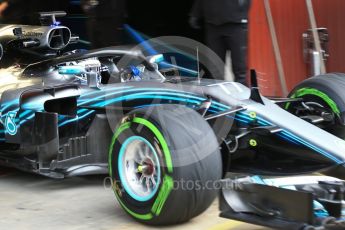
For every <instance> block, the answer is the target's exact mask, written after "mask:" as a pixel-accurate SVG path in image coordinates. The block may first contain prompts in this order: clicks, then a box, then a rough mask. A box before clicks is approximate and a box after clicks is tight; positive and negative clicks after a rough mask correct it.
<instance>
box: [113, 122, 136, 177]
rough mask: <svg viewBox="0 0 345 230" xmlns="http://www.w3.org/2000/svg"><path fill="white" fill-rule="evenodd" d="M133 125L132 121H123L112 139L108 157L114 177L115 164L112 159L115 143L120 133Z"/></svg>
mask: <svg viewBox="0 0 345 230" xmlns="http://www.w3.org/2000/svg"><path fill="white" fill-rule="evenodd" d="M129 127H131V123H130V122H126V123H123V124H122V125H121V126H120V127H119V128H118V129H117V130H116V132H115V134H114V136H113V139H112V140H111V144H110V148H109V159H108V168H109V175H110V176H111V177H113V166H112V165H111V159H112V157H113V156H112V155H113V150H114V144H115V141H116V140H117V138H118V137H119V136H120V134H121V133H122V132H123V131H125V130H126V129H129Z"/></svg>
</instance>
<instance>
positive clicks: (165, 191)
mask: <svg viewBox="0 0 345 230" xmlns="http://www.w3.org/2000/svg"><path fill="white" fill-rule="evenodd" d="M133 122H135V123H138V124H142V125H144V126H146V127H147V128H149V129H150V130H151V131H152V132H153V133H154V134H155V136H156V137H157V139H158V141H159V142H160V144H161V146H162V148H163V153H164V156H165V159H166V166H167V169H168V172H169V173H172V172H173V164H172V159H171V154H170V150H169V147H168V144H167V142H166V141H165V139H164V136H163V134H162V133H161V132H160V131H159V129H158V128H157V127H156V126H155V125H154V124H152V123H151V122H149V121H148V120H145V119H143V118H134V119H133ZM131 124H132V123H131V122H127V123H124V124H122V125H121V126H120V127H119V128H118V129H117V131H116V133H115V134H114V136H113V138H112V142H111V146H110V149H109V174H110V176H111V177H113V175H112V171H113V170H112V165H111V159H112V157H113V156H112V155H113V150H114V144H115V142H116V140H117V138H118V137H119V136H120V134H121V133H122V132H123V131H125V130H126V129H128V128H130V126H131ZM173 185H174V182H173V179H172V178H171V177H170V176H167V175H165V177H164V179H163V185H162V188H161V189H160V191H159V194H158V196H157V199H156V200H155V202H154V204H153V206H152V209H151V211H152V212H153V213H154V214H155V215H156V216H159V215H160V213H161V211H162V209H163V207H164V204H165V202H166V201H167V199H168V197H169V195H170V193H171V191H172V189H173ZM114 193H115V196H116V198H117V200H118V201H119V203H120V205H121V207H122V208H123V209H124V210H125V211H126V212H127V213H128V214H130V215H131V216H133V217H135V218H137V219H139V220H151V219H152V218H153V214H152V213H148V214H137V213H135V212H133V211H131V210H130V209H129V208H127V207H126V206H125V204H124V203H123V202H122V201H121V198H120V197H119V195H118V194H117V192H116V191H114Z"/></svg>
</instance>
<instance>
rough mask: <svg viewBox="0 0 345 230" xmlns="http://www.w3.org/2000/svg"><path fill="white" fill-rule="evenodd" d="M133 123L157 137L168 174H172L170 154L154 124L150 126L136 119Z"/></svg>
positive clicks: (141, 119)
mask: <svg viewBox="0 0 345 230" xmlns="http://www.w3.org/2000/svg"><path fill="white" fill-rule="evenodd" d="M133 122H135V123H138V124H142V125H144V126H146V127H147V128H149V129H150V130H151V131H152V132H153V133H154V134H155V136H156V137H157V139H158V141H159V142H160V144H161V146H162V148H163V153H164V156H165V162H166V166H167V169H168V172H169V173H172V172H173V164H172V159H171V154H170V150H169V147H168V144H167V142H166V141H165V139H164V136H163V134H162V133H161V132H160V131H159V129H158V128H157V127H156V126H155V125H154V124H152V123H151V122H149V121H148V120H145V119H143V118H139V117H136V118H134V119H133Z"/></svg>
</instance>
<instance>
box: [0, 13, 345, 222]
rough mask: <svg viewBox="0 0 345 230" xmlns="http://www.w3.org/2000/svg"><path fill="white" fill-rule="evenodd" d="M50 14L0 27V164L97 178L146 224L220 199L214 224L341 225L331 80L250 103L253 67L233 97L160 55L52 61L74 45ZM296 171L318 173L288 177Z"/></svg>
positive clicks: (343, 99)
mask: <svg viewBox="0 0 345 230" xmlns="http://www.w3.org/2000/svg"><path fill="white" fill-rule="evenodd" d="M61 15H63V13H61V12H55V13H42V14H41V17H42V23H43V24H42V25H41V26H24V25H1V26H0V43H1V54H2V55H1V56H2V60H1V69H0V81H1V86H0V96H1V101H0V106H1V125H0V164H1V165H3V166H7V167H14V168H17V169H20V170H23V171H27V172H31V173H36V174H40V175H43V176H47V177H51V178H55V179H62V178H65V177H73V176H84V175H92V174H108V173H109V174H110V176H111V179H112V185H113V186H112V187H113V190H114V192H115V195H116V197H117V199H118V201H119V203H120V204H121V206H122V207H123V209H124V210H125V211H126V212H127V213H128V214H129V215H130V216H132V217H133V218H134V219H136V220H138V221H140V222H142V223H145V224H149V225H170V224H178V223H182V222H185V221H188V220H189V219H191V218H193V217H195V216H198V215H199V214H201V213H202V212H204V211H205V210H206V209H207V208H208V207H209V206H210V205H211V203H212V202H213V201H214V199H215V198H216V197H217V195H218V194H219V193H221V195H220V200H221V207H220V209H221V216H223V217H226V218H231V219H237V220H242V221H246V222H250V223H255V224H260V225H265V226H269V227H275V228H281V229H344V223H343V221H342V218H343V217H344V212H343V210H344V209H343V203H344V195H345V186H344V182H343V181H342V180H341V179H344V178H345V141H344V140H343V139H344V138H345V132H344V127H345V126H344V125H345V120H344V119H345V116H344V114H345V95H343V94H344V91H343V86H344V85H345V76H344V75H342V74H329V75H326V76H319V77H314V78H311V79H308V80H307V81H305V82H303V83H301V84H300V85H299V86H297V88H296V89H295V90H294V91H293V92H292V93H291V96H290V97H289V98H268V97H263V96H262V95H261V94H260V93H259V90H258V87H257V82H256V73H255V71H251V77H252V88H247V87H246V86H243V85H241V84H238V83H234V82H227V81H220V80H211V79H200V78H199V79H196V78H191V77H181V76H178V75H177V74H175V73H176V71H175V70H173V71H170V72H169V71H167V70H164V69H161V68H160V65H159V63H160V62H162V61H163V60H164V56H163V55H154V56H150V57H145V56H144V55H143V54H142V52H141V51H139V50H132V49H129V48H123V47H122V48H121V47H110V48H104V49H99V50H91V51H81V50H76V51H71V52H62V50H63V49H64V48H65V47H66V46H67V45H68V44H70V43H71V42H77V41H78V37H77V36H73V35H72V34H71V31H70V30H69V29H68V28H67V27H64V26H61V25H59V24H58V23H56V20H55V17H56V16H61ZM215 78H219V76H218V77H217V76H215ZM229 173H231V174H230V176H229ZM234 173H236V174H234ZM310 173H322V174H324V175H327V176H329V177H315V176H312V177H302V178H303V179H301V178H298V177H291V176H295V175H301V174H310ZM234 175H237V177H236V178H234ZM243 175H248V176H250V177H243ZM255 175H259V176H255ZM267 176H269V178H267ZM272 177H273V178H272ZM275 177H279V179H277V178H275ZM335 178H337V179H335ZM277 181H278V182H279V183H278V182H277Z"/></svg>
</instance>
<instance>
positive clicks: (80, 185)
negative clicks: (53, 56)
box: [0, 168, 267, 230]
mask: <svg viewBox="0 0 345 230" xmlns="http://www.w3.org/2000/svg"><path fill="white" fill-rule="evenodd" d="M103 181H104V176H91V177H90V176H89V177H80V178H68V179H64V180H53V179H49V178H45V177H41V176H37V175H31V174H26V173H22V172H19V171H16V170H12V169H6V168H0V216H1V218H0V229H12V230H17V229H18V230H22V229H25V230H37V229H50V230H55V229H56V230H61V229H64V230H87V229H92V230H95V229H96V230H113V229H127V230H130V229H136V230H137V229H139V230H140V229H144V230H149V229H159V228H151V227H147V226H144V225H141V224H139V223H137V222H135V221H134V220H133V219H131V218H129V217H128V216H127V215H126V214H125V213H124V211H123V210H122V209H121V207H120V206H119V204H118V203H117V201H116V199H115V197H114V195H113V192H112V190H111V189H109V188H106V187H104V183H103ZM218 214H219V211H218V203H217V202H215V203H214V204H213V205H212V206H211V207H210V208H209V210H207V211H206V212H205V213H204V214H202V215H201V216H199V217H197V218H195V219H193V220H191V221H190V222H188V223H186V224H183V225H179V226H172V227H166V228H163V229H166V230H174V229H184V230H185V229H186V230H194V229H195V230H235V229H236V230H266V229H267V228H262V227H257V226H253V225H248V224H244V223H240V222H236V221H230V220H226V219H222V218H219V217H218ZM160 229H162V228H160Z"/></svg>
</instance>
